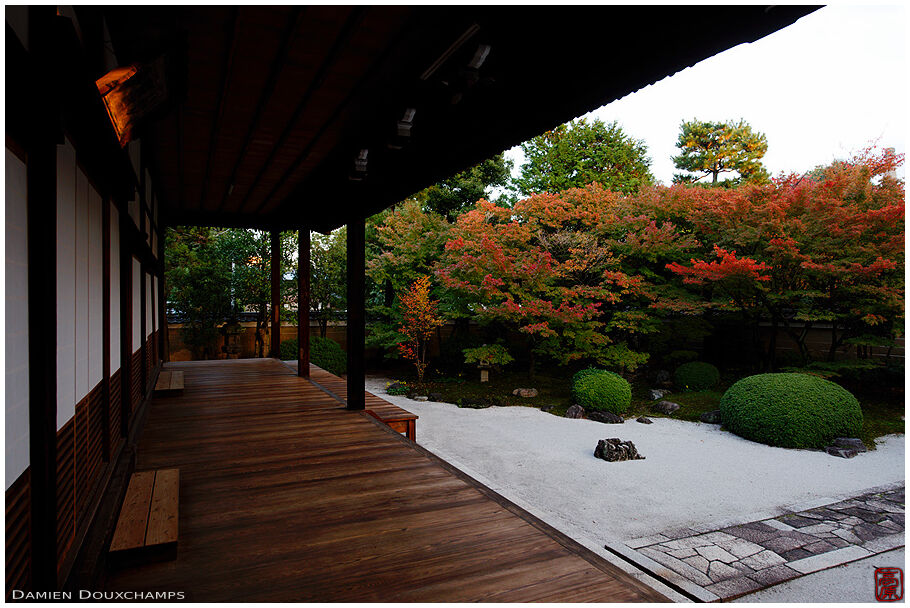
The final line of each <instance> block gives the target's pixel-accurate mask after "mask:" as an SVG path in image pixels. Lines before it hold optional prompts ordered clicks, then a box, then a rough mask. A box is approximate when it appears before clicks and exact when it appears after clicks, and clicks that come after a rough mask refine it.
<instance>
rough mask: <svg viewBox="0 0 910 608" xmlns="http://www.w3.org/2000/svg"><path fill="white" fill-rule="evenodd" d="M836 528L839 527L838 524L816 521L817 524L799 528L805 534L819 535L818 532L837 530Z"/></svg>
mask: <svg viewBox="0 0 910 608" xmlns="http://www.w3.org/2000/svg"><path fill="white" fill-rule="evenodd" d="M836 529H837V526H835V525H834V524H826V523H820V524H819V523H816V524H815V525H812V526H803V527H801V528H800V529H799V531H800V532H802V533H803V534H813V535H817V534H821V533H823V532H832V531H833V530H836Z"/></svg>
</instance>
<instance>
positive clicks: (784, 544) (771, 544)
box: [761, 536, 806, 553]
mask: <svg viewBox="0 0 910 608" xmlns="http://www.w3.org/2000/svg"><path fill="white" fill-rule="evenodd" d="M761 544H762V545H763V546H764V547H765V548H766V549H771V550H772V551H774V552H776V553H783V552H785V551H790V550H792V549H798V548H800V547H802V546H803V545H805V544H806V543H804V542H802V541H799V540H797V539H795V538H791V537H789V536H778V537H777V538H771V539H768V540H766V541H765V542H763V543H761Z"/></svg>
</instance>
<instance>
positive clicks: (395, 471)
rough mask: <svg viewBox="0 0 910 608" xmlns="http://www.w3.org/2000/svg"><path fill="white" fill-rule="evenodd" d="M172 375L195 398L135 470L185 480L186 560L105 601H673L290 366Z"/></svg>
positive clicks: (251, 363) (143, 445)
mask: <svg viewBox="0 0 910 608" xmlns="http://www.w3.org/2000/svg"><path fill="white" fill-rule="evenodd" d="M168 367H169V368H173V369H180V370H183V371H184V372H185V378H186V388H185V391H184V393H183V394H182V395H180V396H174V397H164V398H161V397H155V398H154V399H153V400H152V402H151V406H150V411H149V417H148V421H147V424H146V426H145V429H144V431H143V433H142V435H141V437H140V438H139V441H138V451H137V465H136V468H137V470H143V469H157V468H168V467H177V468H179V469H180V541H179V545H178V551H177V559H176V560H175V561H171V562H161V563H153V564H146V565H141V566H134V567H131V568H126V569H119V570H110V571H109V573H108V578H107V581H106V588H107V589H108V590H131V591H184V592H185V593H186V599H188V600H197V601H449V602H455V601H477V600H481V601H514V602H518V601H547V602H575V601H599V602H636V601H648V602H657V601H666V598H664V597H663V596H661V595H660V594H658V593H657V592H655V591H654V590H652V589H650V588H648V587H647V586H646V585H644V584H642V583H641V582H639V581H638V580H636V579H635V578H633V577H631V576H629V575H628V574H626V573H625V572H622V571H621V570H619V569H618V568H617V567H615V566H614V565H612V564H610V563H609V562H607V561H605V560H604V559H602V558H601V557H599V556H597V555H595V554H594V553H592V552H591V551H589V550H587V549H585V548H584V547H582V546H581V545H579V544H578V543H576V542H574V541H572V540H571V539H569V538H567V537H565V536H564V535H562V534H561V533H559V532H557V531H556V530H554V529H553V528H551V527H550V526H548V525H546V524H544V523H543V522H541V521H540V520H538V519H536V518H535V517H533V516H532V515H530V514H528V513H527V512H525V511H523V510H522V509H520V508H519V507H517V506H515V505H513V504H511V503H510V502H508V501H507V500H505V499H504V498H502V497H501V496H499V495H497V494H496V493H495V492H492V491H491V490H489V489H488V488H486V487H484V486H483V485H481V484H479V483H478V482H476V481H474V480H472V479H471V478H469V477H467V476H466V475H464V474H462V473H460V472H458V471H457V470H455V469H453V468H452V467H451V466H448V465H446V464H445V463H443V462H442V461H440V460H439V459H437V458H436V457H435V456H433V455H431V454H429V453H427V452H426V451H425V450H423V449H421V448H419V447H418V446H416V445H415V444H413V443H412V442H411V441H409V440H407V439H406V438H404V437H403V436H402V435H399V434H398V433H395V432H393V431H391V430H390V429H388V428H386V427H384V426H383V425H382V424H381V423H379V422H378V421H376V420H375V419H373V418H371V417H369V416H367V415H365V414H363V413H361V412H353V411H350V410H346V409H345V408H344V407H343V406H342V404H341V403H340V402H339V401H337V400H336V399H335V398H333V397H332V396H330V395H329V394H328V393H326V392H324V391H323V390H321V389H320V388H317V386H315V385H314V384H312V383H311V382H309V381H308V380H306V379H304V378H299V377H297V376H296V375H295V374H294V373H293V371H292V370H291V369H289V368H288V367H286V366H285V365H284V364H282V363H280V362H278V361H277V360H274V359H264V360H237V361H217V362H193V363H180V364H176V363H172V364H169V365H168ZM323 376H324V374H319V375H318V377H319V378H323V379H325V378H324V377H323ZM338 386H341V387H343V384H342V383H339V384H338ZM371 401H378V398H377V397H373V396H371V397H370V398H369V399H368V406H367V407H370V406H369V402H371Z"/></svg>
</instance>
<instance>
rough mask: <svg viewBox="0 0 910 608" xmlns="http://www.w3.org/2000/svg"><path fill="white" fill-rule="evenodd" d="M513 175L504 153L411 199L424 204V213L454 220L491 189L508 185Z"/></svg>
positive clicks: (486, 195)
mask: <svg viewBox="0 0 910 608" xmlns="http://www.w3.org/2000/svg"><path fill="white" fill-rule="evenodd" d="M511 174H512V161H510V160H508V159H506V157H505V155H504V154H497V155H496V156H494V157H493V158H488V159H487V160H485V161H483V162H482V163H479V164H477V165H475V166H473V167H471V168H470V169H467V170H466V171H462V172H461V173H458V174H456V175H453V176H452V177H450V178H449V179H444V180H442V181H441V182H438V183H436V184H433V185H432V186H430V187H429V188H426V189H425V190H423V191H421V192H419V193H417V194H416V195H415V196H414V198H416V199H417V200H418V201H421V202H422V203H423V208H424V209H426V210H427V211H432V212H434V213H438V214H440V215H442V216H445V217H447V218H449V220H454V219H455V217H457V216H458V215H459V214H461V213H463V212H464V211H466V210H468V209H469V208H471V207H472V206H473V205H474V203H476V202H477V201H479V200H480V199H482V198H487V197H488V196H489V195H490V189H491V188H493V187H496V186H507V185H508V183H509V178H510V177H511Z"/></svg>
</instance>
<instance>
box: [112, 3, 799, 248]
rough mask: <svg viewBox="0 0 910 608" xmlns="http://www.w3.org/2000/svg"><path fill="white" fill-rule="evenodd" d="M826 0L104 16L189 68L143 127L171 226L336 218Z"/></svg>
mask: <svg viewBox="0 0 910 608" xmlns="http://www.w3.org/2000/svg"><path fill="white" fill-rule="evenodd" d="M812 10H814V7H798V6H776V7H762V6H743V7H721V6H699V7H657V6H652V7H648V6H636V7H616V6H611V7H565V8H557V7H518V6H512V7H468V6H464V7H438V8H435V7H402V6H397V7H396V6H382V7H370V6H357V7H345V6H264V7H249V6H233V7H218V6H198V7H164V6H162V7H135V8H134V7H110V8H105V9H103V12H104V16H105V19H106V22H107V25H108V29H109V31H110V34H111V39H112V42H113V45H114V50H115V51H116V53H117V56H118V61H119V62H120V64H121V65H124V64H127V63H131V62H133V61H147V60H150V59H153V58H155V57H156V56H160V55H161V54H162V53H166V54H167V56H168V58H169V62H170V63H169V65H171V66H172V70H171V71H172V78H171V80H170V81H169V84H170V85H171V86H172V88H174V89H175V91H176V97H177V103H176V104H174V105H173V107H172V108H171V109H170V111H169V112H167V113H166V114H165V115H164V116H162V117H160V118H159V119H158V120H156V121H155V122H154V123H152V124H150V125H147V127H146V129H145V132H144V133H143V136H142V139H143V142H144V145H147V146H148V148H147V149H148V151H149V152H150V153H151V157H152V158H153V164H152V170H153V172H154V174H155V177H156V178H157V179H156V182H157V183H158V187H159V195H160V199H161V202H162V204H163V210H164V211H165V214H166V218H165V221H166V222H167V223H170V224H181V223H194V224H207V225H234V226H251V227H269V226H282V227H287V228H296V227H298V226H300V225H301V224H307V225H309V226H311V227H313V228H314V229H319V230H328V229H331V228H333V227H336V226H338V225H341V224H343V223H346V222H347V221H349V220H351V219H356V218H362V217H364V216H366V215H370V214H372V213H375V212H377V211H379V210H381V209H384V208H385V207H387V206H389V205H391V204H394V203H395V202H397V201H399V200H401V199H403V198H405V197H407V196H408V195H410V194H412V193H414V192H416V191H418V190H420V189H421V188H423V187H425V186H427V185H430V184H432V183H434V182H435V181H438V180H439V179H442V178H445V177H447V176H449V175H452V174H453V173H455V172H457V171H460V170H462V169H465V168H467V167H469V166H471V165H473V164H475V163H477V162H480V161H481V160H483V159H484V158H488V157H489V156H492V155H493V154H496V153H498V152H501V151H503V150H505V149H507V148H509V147H511V146H513V145H515V144H517V143H520V142H521V141H524V140H526V139H528V138H530V137H533V136H534V135H537V134H539V133H541V132H543V131H545V130H547V129H549V128H552V127H554V126H556V125H558V124H560V123H562V122H565V121H567V120H570V119H572V118H574V117H576V116H579V115H581V114H583V113H585V112H588V111H590V110H592V109H594V108H597V107H599V106H600V105H603V104H604V103H608V102H610V101H612V100H614V99H618V98H620V97H623V96H624V95H627V94H628V93H631V92H633V91H635V90H637V89H639V88H641V87H643V86H646V85H648V84H651V83H653V82H656V81H658V80H660V79H662V78H664V77H666V76H669V75H672V74H673V73H675V72H677V71H679V70H681V69H684V68H685V67H688V66H690V65H693V64H695V63H697V62H698V61H700V60H702V59H704V58H706V57H710V56H712V55H714V54H716V53H718V52H720V51H723V50H725V49H727V48H730V47H732V46H735V45H737V44H740V43H743V42H750V41H753V40H756V39H758V38H760V37H762V36H765V35H767V34H769V33H771V32H773V31H776V30H777V29H780V28H782V27H785V26H786V25H789V24H790V23H792V22H793V21H795V20H796V19H798V18H799V17H801V16H803V15H805V14H807V13H809V12H811V11H812ZM485 49H486V55H485V57H484V50H485ZM481 58H482V60H481ZM472 63H473V64H474V66H477V64H478V63H480V65H479V67H477V68H474V67H471V64H472ZM666 102H667V103H668V104H672V103H673V100H672V99H667V100H666ZM409 111H413V117H412V120H411V121H410V122H409V123H407V122H406V123H405V124H404V127H403V130H402V131H401V133H405V132H407V131H408V124H410V125H411V128H410V133H409V136H407V137H404V136H402V135H400V134H399V121H402V120H403V119H407V118H408V113H409ZM735 111H736V110H735V108H731V112H733V113H735ZM620 120H621V117H620ZM364 150H366V151H367V152H366V153H365V154H366V159H365V160H366V163H365V165H364V163H363V162H360V163H359V165H358V162H357V159H358V157H360V156H361V155H363V154H364V153H363V152H362V151H364ZM358 166H359V167H360V169H363V168H364V166H365V169H366V170H365V171H360V170H358Z"/></svg>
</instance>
